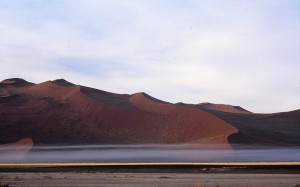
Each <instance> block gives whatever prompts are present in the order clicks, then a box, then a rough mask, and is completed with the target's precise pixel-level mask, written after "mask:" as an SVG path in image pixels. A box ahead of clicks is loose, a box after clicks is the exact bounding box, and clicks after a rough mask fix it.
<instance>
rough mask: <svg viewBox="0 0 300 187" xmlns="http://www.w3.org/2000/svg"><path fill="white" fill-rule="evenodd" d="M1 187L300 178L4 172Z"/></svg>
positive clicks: (295, 183)
mask: <svg viewBox="0 0 300 187" xmlns="http://www.w3.org/2000/svg"><path fill="white" fill-rule="evenodd" d="M0 184H1V185H0V186H1V187H2V186H3V187H14V186H15V187H17V186H24V187H25V186H26V187H33V186H47V187H54V186H64V187H71V186H73V187H74V186H95V187H96V186H114V187H123V186H124V187H125V186H141V187H146V186H154V187H156V186H157V187H158V186H160V187H161V186H173V187H179V186H192V187H217V186H218V187H221V186H222V187H224V186H245V187H246V186H247V187H250V186H260V187H263V186H267V187H270V186H272V187H275V186H278V187H299V186H300V174H230V173H228V174H222V173H198V174H197V173H100V172H22V173H20V172H1V173H0Z"/></svg>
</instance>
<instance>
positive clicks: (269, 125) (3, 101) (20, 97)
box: [0, 79, 300, 148]
mask: <svg viewBox="0 0 300 187" xmlns="http://www.w3.org/2000/svg"><path fill="white" fill-rule="evenodd" d="M299 121H300V119H299V110H298V111H293V112H287V113H279V114H268V115H259V114H254V113H250V112H248V111H246V110H245V109H242V108H240V107H233V106H230V105H213V104H209V105H208V104H207V103H206V104H200V105H186V104H171V103H167V102H164V101H160V100H158V99H155V98H153V97H151V96H149V95H147V94H145V93H136V94H132V95H129V94H115V93H110V92H106V91H102V90H97V89H93V88H89V87H84V86H80V85H75V84H73V83H69V82H67V81H65V80H63V79H58V80H55V81H47V82H43V83H40V84H33V83H29V82H27V81H25V80H23V79H7V80H4V81H2V82H1V83H0V143H2V144H5V143H10V142H15V141H17V140H19V139H21V138H24V137H32V139H33V142H34V144H35V145H38V144H99V143H101V144H103V143H104V144H116V143H117V144H127V143H202V144H224V145H227V147H228V148H230V147H231V144H233V143H234V144H235V143H262V144H263V143H266V142H267V143H269V144H271V143H273V144H277V143H278V142H280V143H282V144H290V145H300V140H299V138H297V137H300V134H299V132H300V125H299ZM274 129H275V130H274ZM276 133H277V134H276ZM265 134H267V135H265ZM289 137H292V138H289ZM230 143H231V144H230ZM225 147H226V146H225Z"/></svg>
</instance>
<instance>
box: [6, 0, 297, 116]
mask: <svg viewBox="0 0 300 187" xmlns="http://www.w3.org/2000/svg"><path fill="white" fill-rule="evenodd" d="M299 33H300V1H298V0H251V1H249V0H247V1H246V0H226V1H224V0H109V1H107V0H0V79H1V80H4V79H7V78H13V77H19V78H23V79H25V80H27V81H30V82H34V83H41V82H44V81H48V80H55V79H59V78H64V79H66V80H68V81H70V82H72V83H75V84H80V85H85V86H89V87H93V88H97V89H101V90H106V91H109V92H114V93H127V94H133V93H136V92H146V93H147V94H149V95H151V96H153V97H155V98H158V99H161V100H164V101H168V102H171V103H177V102H184V103H193V104H197V103H201V102H211V103H223V104H232V105H239V106H241V107H243V108H245V109H247V110H250V111H253V112H259V113H271V112H281V111H290V110H295V109H300V34H299Z"/></svg>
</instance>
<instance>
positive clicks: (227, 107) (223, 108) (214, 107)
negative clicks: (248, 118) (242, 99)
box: [198, 103, 251, 114]
mask: <svg viewBox="0 0 300 187" xmlns="http://www.w3.org/2000/svg"><path fill="white" fill-rule="evenodd" d="M198 106H199V107H203V108H206V109H210V110H217V111H221V112H229V113H240V114H249V113H251V112H249V111H247V110H245V109H243V108H242V107H240V106H232V105H225V104H213V103H200V104H198Z"/></svg>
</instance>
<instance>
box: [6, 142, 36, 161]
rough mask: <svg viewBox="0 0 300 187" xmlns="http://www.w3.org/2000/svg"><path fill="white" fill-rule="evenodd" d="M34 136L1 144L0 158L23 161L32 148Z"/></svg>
mask: <svg viewBox="0 0 300 187" xmlns="http://www.w3.org/2000/svg"><path fill="white" fill-rule="evenodd" d="M32 146H33V140H32V138H23V139H21V140H19V141H17V142H15V143H9V144H2V145H0V158H1V159H0V160H2V159H4V160H8V161H21V160H22V159H23V158H25V157H26V155H27V154H28V152H29V151H30V150H31V149H32Z"/></svg>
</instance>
